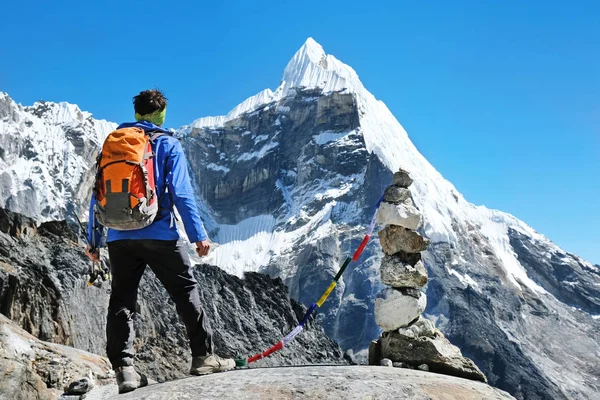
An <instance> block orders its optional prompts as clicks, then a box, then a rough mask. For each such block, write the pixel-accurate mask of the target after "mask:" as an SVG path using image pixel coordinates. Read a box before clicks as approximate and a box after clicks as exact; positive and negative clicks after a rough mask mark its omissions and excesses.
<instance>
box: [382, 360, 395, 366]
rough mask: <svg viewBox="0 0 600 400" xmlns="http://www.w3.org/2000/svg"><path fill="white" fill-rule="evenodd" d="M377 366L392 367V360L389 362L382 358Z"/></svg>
mask: <svg viewBox="0 0 600 400" xmlns="http://www.w3.org/2000/svg"><path fill="white" fill-rule="evenodd" d="M379 365H381V366H382V367H393V366H394V364H392V360H390V359H389V358H384V359H383V360H381V361H380V362H379Z"/></svg>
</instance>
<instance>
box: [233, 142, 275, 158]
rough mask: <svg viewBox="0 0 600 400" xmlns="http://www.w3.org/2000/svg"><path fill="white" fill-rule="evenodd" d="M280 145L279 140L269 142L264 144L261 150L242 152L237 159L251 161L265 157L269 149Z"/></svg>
mask: <svg viewBox="0 0 600 400" xmlns="http://www.w3.org/2000/svg"><path fill="white" fill-rule="evenodd" d="M277 146H279V143H278V142H270V143H268V144H266V145H265V146H263V147H262V148H261V149H260V150H258V151H254V152H252V153H243V154H241V155H240V156H239V157H238V158H237V160H238V162H239V161H249V160H252V159H254V158H262V157H264V156H265V155H266V154H267V153H268V152H269V151H271V150H273V149H274V148H275V147H277Z"/></svg>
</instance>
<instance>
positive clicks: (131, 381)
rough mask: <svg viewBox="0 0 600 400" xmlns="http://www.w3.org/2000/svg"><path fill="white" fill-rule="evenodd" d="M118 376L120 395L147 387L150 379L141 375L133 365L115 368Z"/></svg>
mask: <svg viewBox="0 0 600 400" xmlns="http://www.w3.org/2000/svg"><path fill="white" fill-rule="evenodd" d="M115 374H116V375H117V385H119V394H121V393H127V392H132V391H134V390H135V389H137V388H139V387H142V386H147V385H148V379H147V378H146V377H145V376H144V375H140V374H138V373H137V372H136V370H135V369H134V368H133V366H131V365H127V366H124V367H118V368H115Z"/></svg>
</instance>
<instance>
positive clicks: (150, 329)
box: [0, 210, 347, 397]
mask: <svg viewBox="0 0 600 400" xmlns="http://www.w3.org/2000/svg"><path fill="white" fill-rule="evenodd" d="M87 265H88V261H87V258H86V257H85V255H84V254H83V246H82V245H81V244H78V243H77V242H76V236H75V235H74V234H73V232H72V231H71V230H70V227H69V226H68V225H67V224H66V223H64V222H48V223H44V224H41V225H39V226H37V224H36V223H35V222H34V221H33V220H31V219H29V218H26V217H23V216H20V215H18V214H14V213H11V212H9V211H5V210H0V313H1V314H4V315H5V316H6V317H8V318H10V319H11V320H12V321H13V322H14V324H16V325H17V326H19V327H21V328H23V329H24V330H26V331H27V332H29V333H30V334H32V335H33V336H35V337H37V338H39V339H42V340H44V341H48V342H53V343H57V344H63V345H68V346H73V347H75V348H78V349H82V350H85V351H89V352H91V353H96V354H104V347H105V333H104V332H105V318H106V310H107V306H108V296H109V295H108V293H107V289H108V286H107V285H106V284H103V285H102V286H101V287H96V286H92V287H88V286H87V283H86V281H87V276H86V270H87ZM195 272H196V278H197V280H198V282H199V283H200V286H201V289H202V290H201V296H202V300H203V302H204V306H205V309H206V312H207V314H208V316H209V320H210V323H211V326H212V329H213V331H214V338H213V340H214V343H215V348H216V350H217V352H218V353H219V354H221V355H224V356H236V357H237V356H248V355H252V354H255V353H257V352H260V351H264V350H265V349H266V348H268V347H270V346H271V345H273V344H275V343H277V342H278V341H279V340H280V339H281V338H282V337H283V336H284V335H285V334H287V333H288V332H289V331H290V330H291V329H293V328H294V327H295V326H296V325H297V324H298V320H299V319H300V318H302V316H303V315H304V313H305V311H306V308H305V307H304V306H303V305H301V304H300V303H298V302H296V301H294V300H291V299H290V298H289V296H288V294H287V288H286V287H285V285H284V284H283V282H282V281H281V279H272V278H270V277H268V276H266V275H263V274H259V273H247V274H246V276H245V279H240V278H238V277H235V276H231V275H229V274H227V273H225V272H223V271H222V270H220V269H219V268H217V267H214V266H208V265H202V266H198V267H197V269H196V271H195ZM138 305H139V311H138V313H137V315H136V321H135V327H136V332H137V336H138V337H137V339H136V342H135V347H136V350H137V355H136V360H137V361H136V363H137V365H138V367H139V369H140V371H142V372H144V373H145V374H146V375H148V376H149V377H150V378H154V379H156V380H159V381H163V380H168V379H174V378H181V377H184V376H186V373H187V371H188V369H189V362H190V355H189V351H188V344H187V338H186V336H185V334H184V332H185V328H184V327H183V325H182V324H181V323H180V321H179V318H178V317H177V314H176V311H175V307H174V305H173V304H172V303H171V301H170V300H169V297H168V295H167V293H166V291H165V290H164V289H163V288H162V286H161V285H160V283H159V282H158V280H157V279H156V278H155V277H154V275H153V274H152V273H150V272H148V273H147V274H146V275H145V277H144V278H143V280H142V283H141V285H140V294H139V298H138ZM0 325H4V323H1V324H0ZM314 363H317V364H318V363H328V364H330V363H340V364H346V363H347V361H346V360H345V359H344V356H343V354H342V352H341V350H340V348H339V346H338V345H337V344H336V343H335V342H333V341H332V340H331V339H329V338H328V337H327V335H326V334H325V333H324V331H323V328H322V327H321V326H320V325H319V324H318V323H316V321H314V320H311V322H309V324H308V326H307V329H306V330H305V331H304V332H303V333H302V334H301V335H299V336H298V337H297V338H296V340H295V341H293V342H292V343H290V345H289V346H287V347H286V348H285V349H284V350H282V351H280V352H278V353H277V354H275V355H274V356H272V357H270V358H268V359H265V360H262V361H260V362H259V363H257V365H262V366H265V365H296V364H314ZM23 371H26V368H25V369H24V370H23ZM52 376H54V375H52ZM72 378H76V377H74V376H73V377H72ZM47 379H49V380H50V381H51V382H55V383H56V384H58V381H60V380H61V379H60V377H58V378H56V377H50V378H47ZM8 389H10V387H8V388H7V390H8ZM11 390H12V389H11ZM12 393H14V392H0V397H2V396H10V395H11V394H12Z"/></svg>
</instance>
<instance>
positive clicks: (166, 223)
mask: <svg viewBox="0 0 600 400" xmlns="http://www.w3.org/2000/svg"><path fill="white" fill-rule="evenodd" d="M133 105H134V109H135V119H136V121H137V122H133V123H124V124H121V125H120V126H119V127H118V128H117V130H116V131H115V132H113V133H111V134H110V135H109V137H108V138H107V139H106V141H105V143H104V146H103V149H102V153H101V156H100V157H99V162H98V166H99V172H98V175H97V178H96V185H95V187H94V195H93V196H92V200H91V204H90V219H89V221H90V223H89V227H88V239H89V243H91V244H92V246H93V247H95V248H92V247H90V246H88V247H87V248H86V254H87V255H88V257H89V258H90V259H91V260H92V261H98V260H99V258H100V253H99V250H98V248H99V247H100V246H95V244H99V245H101V244H102V240H101V239H102V237H103V231H104V226H107V227H109V229H108V234H107V238H106V243H107V247H108V255H109V258H110V264H111V272H112V284H111V294H110V302H109V306H108V316H107V324H106V334H107V343H106V352H107V354H108V358H109V360H110V362H111V364H112V366H113V368H114V370H115V373H116V378H117V383H118V385H119V393H125V392H130V391H132V390H135V389H137V388H138V387H140V386H145V385H146V384H147V380H146V379H145V378H144V377H142V376H141V375H140V374H138V373H137V372H136V371H135V369H134V367H133V357H134V349H133V340H134V337H135V332H134V327H133V316H134V313H135V310H136V302H137V291H138V286H139V283H140V279H141V278H142V275H143V274H144V270H145V269H146V266H147V265H148V266H149V267H150V268H151V269H152V271H153V272H154V274H155V275H156V277H157V278H158V279H159V280H160V282H161V283H162V284H163V286H164V287H165V289H166V290H167V291H168V292H169V295H170V297H171V299H172V300H173V301H174V302H175V305H176V307H177V312H178V313H179V316H180V317H181V319H182V320H183V322H184V324H185V327H186V330H187V334H188V338H189V341H190V347H191V350H192V357H193V359H192V366H191V369H190V374H192V375H204V374H210V373H213V372H220V371H226V370H230V369H233V368H234V367H235V362H234V361H233V360H232V359H223V358H220V357H218V356H216V355H213V354H212V348H211V347H212V340H211V332H210V327H209V324H208V321H207V317H206V313H205V312H204V310H203V309H202V306H201V304H200V297H199V292H198V283H197V282H196V279H195V278H194V275H193V271H192V265H191V262H190V259H189V257H188V255H187V254H186V252H185V248H184V246H182V244H181V241H180V239H181V237H180V235H179V232H178V230H177V224H176V223H175V218H176V217H175V214H174V209H173V207H174V206H175V207H177V210H178V211H179V214H180V215H181V218H182V220H183V225H184V227H185V231H186V233H187V236H188V239H189V240H190V242H191V243H194V244H195V246H196V252H197V253H198V255H199V256H200V257H202V256H206V255H207V254H208V251H209V249H210V244H209V241H208V236H207V234H206V231H205V229H204V226H203V224H202V221H201V219H200V215H199V212H198V209H197V207H196V202H195V200H194V195H193V190H192V185H191V182H190V176H189V174H188V166H187V161H186V158H185V155H184V153H183V149H182V147H181V144H180V143H179V141H178V140H177V139H176V138H174V137H173V136H172V132H171V131H169V130H166V129H163V128H162V127H161V126H162V125H163V123H164V120H165V114H166V108H167V99H166V98H165V97H164V96H163V94H162V93H161V92H160V91H158V90H146V91H144V92H141V93H140V94H139V95H137V96H135V97H134V99H133ZM136 146H138V147H136ZM139 146H142V147H139ZM144 146H146V147H144ZM140 149H141V150H140ZM124 154H125V156H124ZM128 156H131V157H134V158H135V157H136V156H139V157H141V158H139V160H138V161H139V162H135V160H134V161H132V160H131V159H127V157H128ZM115 160H116V161H115ZM140 171H141V172H140ZM119 174H121V176H119ZM136 180H139V181H140V182H142V183H141V184H140V183H135V182H136ZM140 188H141V190H142V193H143V194H146V193H147V194H148V195H147V196H141V195H139V193H140V192H139V190H140ZM119 189H120V190H119ZM136 190H138V192H136ZM136 193H137V195H136ZM98 221H100V222H101V223H102V224H99V222H98ZM102 225H104V226H102Z"/></svg>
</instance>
